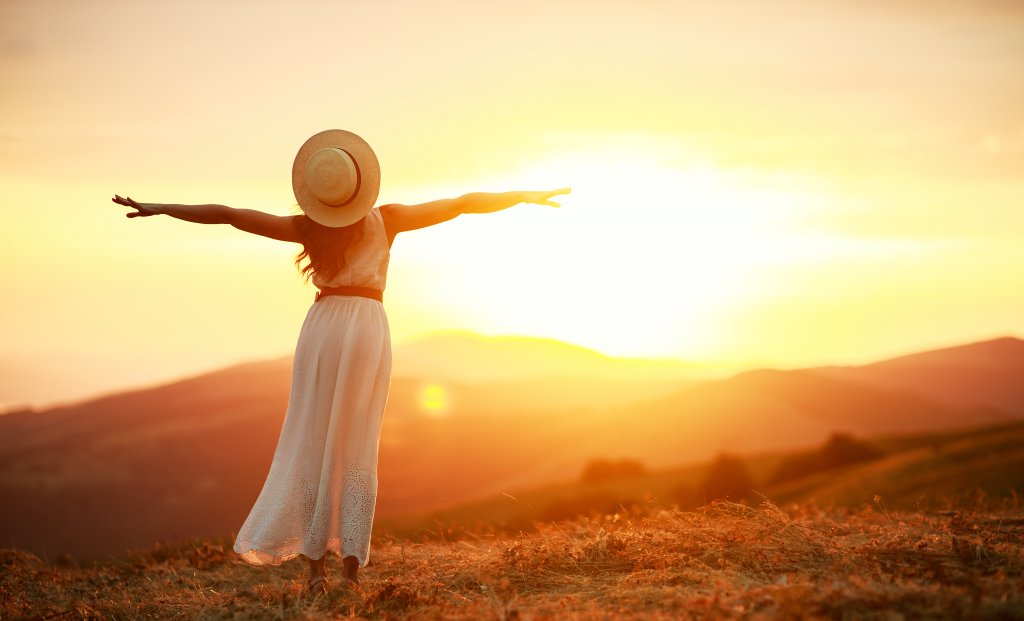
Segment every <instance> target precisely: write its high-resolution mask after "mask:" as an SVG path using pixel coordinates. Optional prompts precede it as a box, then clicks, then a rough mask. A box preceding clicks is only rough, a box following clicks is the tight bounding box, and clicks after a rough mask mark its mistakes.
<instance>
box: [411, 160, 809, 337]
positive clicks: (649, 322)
mask: <svg viewBox="0 0 1024 621" xmlns="http://www.w3.org/2000/svg"><path fill="white" fill-rule="evenodd" d="M482 185H484V186H485V187H493V188H502V187H504V188H520V187H522V188H537V189H549V188H551V189H553V188H558V187H565V186H568V187H571V188H572V193H571V194H569V195H567V196H562V197H558V200H561V201H562V203H563V207H562V209H561V210H560V211H559V212H558V213H557V214H553V213H550V212H546V211H544V210H547V209H550V208H547V207H540V206H529V205H528V206H524V207H517V208H515V209H510V210H507V211H504V212H500V213H498V214H493V215H488V216H487V218H479V217H476V218H465V219H462V220H460V221H457V222H458V224H456V225H453V226H450V227H447V228H445V229H443V230H442V229H440V228H439V229H438V231H437V234H436V235H434V236H433V237H432V238H431V239H430V240H429V242H427V243H429V249H428V248H427V247H426V245H425V246H424V251H423V256H422V263H421V265H424V266H431V268H433V269H434V270H436V276H435V275H431V276H430V278H431V280H432V281H433V282H436V283H440V287H441V290H440V291H439V293H440V295H443V296H446V297H447V298H448V299H450V300H451V301H452V304H453V308H454V309H455V310H454V312H455V313H456V314H458V315H459V316H458V322H459V325H460V326H462V327H465V328H469V329H473V330H476V331H479V332H482V333H512V334H527V335H535V336H545V337H550V338H556V339H559V340H564V341H568V342H572V343H577V344H581V345H585V346H587V347H591V348H593V349H597V350H599V351H601V352H604V353H607V354H611V355H619V356H665V355H678V354H679V352H686V356H687V357H690V356H701V357H714V355H715V352H716V348H717V347H719V346H720V345H721V344H722V342H723V339H728V338H729V336H728V332H729V326H728V322H727V321H726V319H727V318H728V317H729V316H730V315H731V314H732V310H733V309H735V308H738V307H740V306H742V305H749V304H752V303H756V298H757V297H758V296H759V295H764V294H765V291H766V283H765V282H764V279H763V278H761V277H760V275H761V274H763V273H764V268H765V266H766V265H771V264H776V263H778V262H780V261H785V260H787V258H792V256H793V255H794V253H799V252H801V251H802V250H801V249H802V248H804V246H803V241H805V240H802V239H800V238H799V237H800V232H799V231H798V227H797V226H795V225H794V223H796V222H799V219H800V217H801V216H802V215H804V214H805V213H806V210H807V208H808V205H809V204H813V203H814V201H815V200H818V199H819V198H820V197H818V196H816V195H814V193H813V192H811V191H809V190H808V188H806V187H803V186H801V184H800V182H799V180H794V179H793V178H790V177H785V178H783V177H779V176H772V175H771V174H768V173H765V172H763V171H749V170H746V171H736V170H732V171H730V170H726V169H722V168H719V167H717V166H715V165H713V164H711V163H708V162H702V161H682V160H680V158H679V157H676V156H675V155H674V154H672V153H671V152H666V151H664V150H659V148H658V147H656V146H653V147H652V146H651V145H636V144H623V145H616V146H614V147H605V148H601V149H598V148H590V149H580V150H574V151H569V152H564V153H560V154H553V155H551V156H549V157H547V158H544V159H542V160H538V161H536V162H535V163H534V164H532V165H530V166H529V167H528V168H525V169H523V170H521V171H520V172H518V173H516V174H514V175H511V176H508V177H505V178H502V179H499V180H490V181H485V182H483V183H482ZM414 251H415V249H414Z"/></svg>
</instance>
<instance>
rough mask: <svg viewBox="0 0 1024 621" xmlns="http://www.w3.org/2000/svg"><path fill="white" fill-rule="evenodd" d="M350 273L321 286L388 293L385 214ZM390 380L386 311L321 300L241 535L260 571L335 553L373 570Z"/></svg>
mask: <svg viewBox="0 0 1024 621" xmlns="http://www.w3.org/2000/svg"><path fill="white" fill-rule="evenodd" d="M362 223H363V227H364V230H363V234H362V237H361V238H358V237H357V238H356V239H357V241H356V243H354V244H353V245H352V246H351V247H350V248H349V250H348V252H347V254H346V268H345V269H344V270H342V272H341V273H339V274H338V275H337V276H336V277H335V278H333V279H332V280H331V281H330V282H323V281H322V280H318V278H317V276H316V275H314V276H313V284H315V285H316V286H317V287H324V286H329V287H337V286H343V285H349V286H359V287H372V288H374V289H380V290H382V291H383V289H384V285H385V281H386V278H387V269H388V260H389V257H390V252H389V247H388V240H387V234H386V232H385V230H384V221H383V219H382V218H381V214H380V210H379V209H376V208H375V209H373V210H371V211H370V213H369V214H368V215H367V216H366V217H365V218H363V220H362ZM390 380H391V333H390V330H389V327H388V320H387V316H386V315H385V313H384V305H383V304H382V303H380V302H378V301H377V300H373V299H370V298H364V297H355V296H334V295H331V296H323V297H321V298H320V300H319V301H318V302H314V303H313V304H312V306H310V308H309V311H308V312H307V313H306V319H305V321H304V322H303V324H302V330H301V331H300V332H299V339H298V343H297V345H296V347H295V358H294V361H293V363H292V382H291V393H290V396H289V400H288V410H287V412H286V414H285V418H284V422H283V424H282V427H281V437H280V439H279V440H278V443H277V448H276V450H275V451H274V460H273V462H272V463H271V466H270V472H269V474H268V475H267V479H266V482H265V483H264V484H263V490H262V491H261V492H260V495H259V497H258V498H257V499H256V503H255V505H254V506H253V508H252V511H250V512H249V516H248V517H247V518H246V519H245V522H244V523H243V524H242V527H241V529H240V530H239V531H238V535H237V537H236V538H235V544H234V550H235V552H237V553H238V554H240V555H241V556H242V558H243V559H244V560H245V561H247V562H249V563H251V564H253V565H265V564H270V565H278V564H280V563H281V562H283V561H286V560H288V559H290V558H294V557H295V556H297V555H299V554H304V555H306V556H307V557H309V558H312V559H318V558H320V557H322V556H323V555H324V554H325V553H326V552H328V551H334V552H335V553H337V554H338V555H339V556H341V557H346V556H354V557H356V558H357V559H358V560H359V564H360V565H361V566H365V565H366V561H367V558H368V556H369V550H370V527H371V526H372V524H373V512H374V507H375V505H376V500H377V448H378V445H379V442H380V428H381V421H382V419H383V415H384V405H385V403H386V402H387V396H388V387H389V383H390Z"/></svg>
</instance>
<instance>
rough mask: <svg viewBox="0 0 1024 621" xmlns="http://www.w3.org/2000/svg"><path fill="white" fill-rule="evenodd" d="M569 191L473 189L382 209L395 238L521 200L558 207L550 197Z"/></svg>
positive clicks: (387, 227) (384, 206) (496, 209)
mask: <svg viewBox="0 0 1024 621" xmlns="http://www.w3.org/2000/svg"><path fill="white" fill-rule="evenodd" d="M570 191H571V189H570V188H561V189H559V190H546V191H537V192H533V191H524V192H498V193H491V192H473V193H471V194H466V195H464V196H460V197H458V198H446V199H442V200H437V201H431V202H429V203H420V204H418V205H398V204H391V205H381V208H380V213H381V216H383V218H384V228H385V229H387V231H388V238H389V239H394V237H395V235H398V234H399V233H401V232H402V231H412V230H415V229H422V228H424V227H427V226H432V225H434V224H440V223H441V222H446V221H448V220H451V219H452V218H454V217H455V216H458V215H460V214H464V213H493V212H495V211H501V210H502V209H507V208H509V207H512V206H513V205H518V204H519V203H535V204H538V205H548V206H550V207H558V206H559V204H558V203H556V202H555V201H553V200H551V199H552V198H553V197H555V196H558V195H560V194H568V193H569V192H570Z"/></svg>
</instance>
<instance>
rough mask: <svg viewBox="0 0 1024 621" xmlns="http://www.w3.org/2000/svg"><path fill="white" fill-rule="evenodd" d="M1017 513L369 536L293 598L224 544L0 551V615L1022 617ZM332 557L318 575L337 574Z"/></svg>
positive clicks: (767, 508) (810, 514)
mask: <svg viewBox="0 0 1024 621" xmlns="http://www.w3.org/2000/svg"><path fill="white" fill-rule="evenodd" d="M1022 537H1024V511H1022V510H1021V507H1020V506H1016V507H1012V508H1004V509H1002V510H1000V511H988V512H982V511H975V510H965V511H962V512H950V513H948V514H944V515H921V514H915V513H906V514H904V513H893V512H889V511H883V510H881V509H878V510H874V509H871V508H867V509H865V510H863V511H857V512H850V511H844V512H828V511H822V510H820V509H818V508H817V507H815V506H813V505H801V506H793V507H789V508H788V509H787V510H786V511H783V510H781V509H780V508H778V507H776V506H775V505H772V504H770V503H764V504H762V505H761V506H759V507H747V506H744V505H737V504H732V503H716V504H713V505H711V506H707V507H704V508H702V509H701V510H699V511H693V512H679V511H671V510H659V511H653V512H650V513H649V514H642V515H639V514H638V515H630V514H622V513H620V514H615V515H610V516H606V517H604V518H601V519H581V520H577V521H573V522H565V523H560V524H555V525H547V526H543V527H542V528H541V529H540V530H538V531H537V532H535V533H531V534H525V535H520V536H508V537H506V536H494V535H489V534H487V533H478V534H476V535H475V536H472V537H466V538H463V539H461V540H459V541H417V540H410V539H390V540H383V539H382V538H378V539H377V540H376V541H375V542H374V548H373V551H372V559H371V565H370V567H368V568H367V569H366V570H364V571H363V573H362V574H361V578H362V584H361V585H360V586H359V587H356V588H342V587H341V586H340V584H339V582H338V581H337V580H333V581H332V584H331V587H330V589H331V590H330V591H329V592H328V593H327V594H326V595H322V596H318V597H316V598H309V597H307V596H305V595H304V593H303V588H304V580H305V573H304V572H305V571H306V568H305V567H304V565H305V563H304V562H303V561H301V560H295V561H290V562H288V563H285V564H284V565H282V566H280V567H274V568H253V567H250V566H247V565H245V564H243V563H242V562H241V561H240V560H238V559H237V558H236V556H235V555H234V554H233V553H231V552H230V548H229V545H230V541H229V540H226V539H222V540H214V541H194V542H189V543H187V544H184V545H179V546H176V547H165V548H158V549H155V550H150V551H146V552H138V553H136V554H134V555H133V556H132V557H131V558H130V559H127V560H122V561H116V562H109V563H106V564H99V565H94V566H81V567H79V566H74V565H65V564H56V565H54V564H51V563H46V562H43V561H41V560H39V559H38V558H37V557H34V556H32V555H30V554H27V553H24V552H18V551H14V550H2V551H0V563H2V565H3V571H2V572H0V593H2V594H3V597H2V599H0V618H4V619H14V618H37V619H53V618H59V619H97V618H103V619H168V618H190V619H234V620H244V619H308V620H316V619H337V618H346V619H437V618H444V619H466V620H473V621H477V620H480V619H500V620H511V619H520V620H524V621H525V620H533V621H541V620H580V619H606V618H621V619H651V620H655V619H657V620H664V619H702V620H715V619H865V620H873V619H879V620H882V619H885V620H888V619H935V618H952V619H973V620H980V621H985V620H996V619H1020V618H1022V616H1024V612H1022V611H1024V554H1022V548H1021V545H1020V541H1021V539H1022ZM337 569H338V561H337V559H336V558H334V557H332V558H331V560H330V561H329V563H328V573H329V575H336V574H335V572H337Z"/></svg>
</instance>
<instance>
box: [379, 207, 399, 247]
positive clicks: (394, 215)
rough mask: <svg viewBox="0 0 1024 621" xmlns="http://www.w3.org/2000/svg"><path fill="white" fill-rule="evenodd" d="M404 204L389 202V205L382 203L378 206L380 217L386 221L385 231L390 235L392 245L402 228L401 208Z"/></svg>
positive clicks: (389, 242)
mask: <svg viewBox="0 0 1024 621" xmlns="http://www.w3.org/2000/svg"><path fill="white" fill-rule="evenodd" d="M402 207H404V205H399V204H398V203H389V204H387V205H381V206H380V207H378V208H377V211H378V212H379V213H380V219H381V220H382V221H383V222H384V232H385V233H387V236H388V246H391V244H393V243H394V242H395V237H396V236H397V235H398V233H399V232H400V231H401V230H402V228H401V224H400V222H401V217H402V214H401V208H402Z"/></svg>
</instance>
